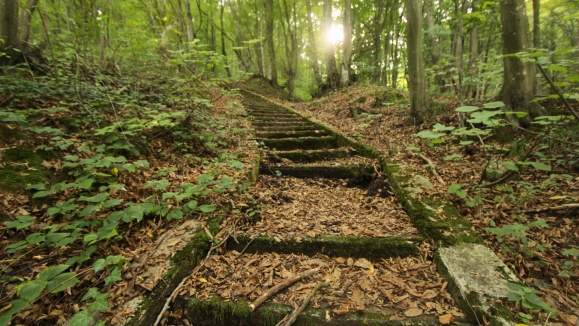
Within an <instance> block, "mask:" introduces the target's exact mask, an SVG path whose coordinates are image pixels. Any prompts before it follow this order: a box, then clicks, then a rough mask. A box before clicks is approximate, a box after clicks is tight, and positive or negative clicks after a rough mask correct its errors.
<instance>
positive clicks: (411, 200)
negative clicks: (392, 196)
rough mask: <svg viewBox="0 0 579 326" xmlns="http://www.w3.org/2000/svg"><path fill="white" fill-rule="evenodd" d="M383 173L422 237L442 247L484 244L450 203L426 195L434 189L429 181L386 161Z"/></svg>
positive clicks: (383, 162) (383, 165) (383, 160)
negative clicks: (460, 244) (426, 191)
mask: <svg viewBox="0 0 579 326" xmlns="http://www.w3.org/2000/svg"><path fill="white" fill-rule="evenodd" d="M382 171H383V172H384V173H385V174H386V177H387V178H388V181H389V183H390V185H391V186H392V188H393V189H394V191H395V192H396V198H398V200H399V201H400V202H401V203H402V205H403V206H404V210H405V211H406V213H407V214H408V216H410V219H411V220H412V224H414V226H415V227H416V228H417V229H418V231H420V232H421V233H422V234H424V235H427V236H428V237H430V238H432V239H433V240H435V241H437V242H438V243H439V244H441V245H442V246H450V245H454V244H457V243H482V240H481V239H480V238H479V236H478V235H477V234H476V232H475V231H473V229H472V226H471V225H470V223H469V222H468V221H467V220H466V219H465V218H464V217H463V216H462V215H461V214H460V212H459V211H458V210H457V209H456V207H454V206H453V205H452V204H451V203H450V202H448V201H446V200H443V199H436V198H432V197H426V196H423V195H422V193H423V192H424V191H425V190H427V189H431V188H434V185H432V184H431V183H430V181H429V180H428V179H427V178H425V177H424V176H422V175H420V174H418V173H415V172H412V171H408V170H404V169H400V168H399V167H398V165H396V164H394V163H392V162H390V161H388V160H386V159H382Z"/></svg>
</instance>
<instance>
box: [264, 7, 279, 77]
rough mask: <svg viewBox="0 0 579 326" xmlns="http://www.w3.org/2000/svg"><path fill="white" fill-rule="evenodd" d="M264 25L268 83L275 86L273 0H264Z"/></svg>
mask: <svg viewBox="0 0 579 326" xmlns="http://www.w3.org/2000/svg"><path fill="white" fill-rule="evenodd" d="M265 27H266V38H267V52H268V55H269V69H270V76H271V80H270V83H271V84H272V85H273V86H277V65H276V62H275V45H274V43H273V0H265Z"/></svg>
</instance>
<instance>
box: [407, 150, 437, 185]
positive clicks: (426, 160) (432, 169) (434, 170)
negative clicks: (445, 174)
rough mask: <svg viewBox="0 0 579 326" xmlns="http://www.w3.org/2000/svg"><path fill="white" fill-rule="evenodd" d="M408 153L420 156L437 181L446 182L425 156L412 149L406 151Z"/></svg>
mask: <svg viewBox="0 0 579 326" xmlns="http://www.w3.org/2000/svg"><path fill="white" fill-rule="evenodd" d="M408 153H410V154H411V155H415V156H418V157H420V158H421V159H422V160H423V161H424V162H426V163H427V164H428V167H429V168H430V171H432V174H434V176H435V177H436V179H437V180H438V182H440V183H442V184H446V182H444V180H443V179H442V177H441V176H440V174H438V172H436V168H435V167H434V163H433V162H432V161H431V160H430V159H429V158H428V157H426V156H424V155H422V154H420V153H414V152H412V151H408Z"/></svg>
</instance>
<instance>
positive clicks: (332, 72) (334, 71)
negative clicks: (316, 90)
mask: <svg viewBox="0 0 579 326" xmlns="http://www.w3.org/2000/svg"><path fill="white" fill-rule="evenodd" d="M332 24H333V22H332V0H324V54H325V57H326V74H327V75H328V76H327V84H328V87H329V88H330V89H337V88H339V87H340V74H339V73H338V68H337V67H336V53H335V52H336V51H335V48H334V44H332V41H331V40H330V38H329V37H328V36H329V33H330V30H331V28H332Z"/></svg>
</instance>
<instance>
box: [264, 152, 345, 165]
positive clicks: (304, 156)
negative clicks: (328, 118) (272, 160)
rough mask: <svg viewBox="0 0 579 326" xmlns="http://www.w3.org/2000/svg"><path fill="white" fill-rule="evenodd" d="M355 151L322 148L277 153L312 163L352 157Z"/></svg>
mask: <svg viewBox="0 0 579 326" xmlns="http://www.w3.org/2000/svg"><path fill="white" fill-rule="evenodd" d="M355 153H356V152H350V151H349V150H333V151H327V150H320V151H315V152H278V153H275V155H277V156H279V157H283V158H286V159H288V160H291V161H293V162H300V163H311V162H317V161H323V160H326V159H333V158H345V157H350V156H352V155H353V154H355Z"/></svg>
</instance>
